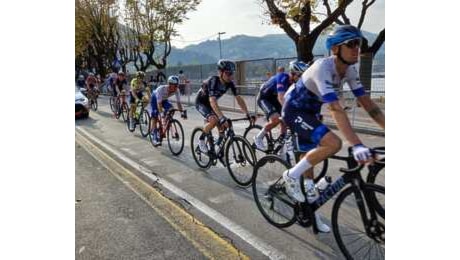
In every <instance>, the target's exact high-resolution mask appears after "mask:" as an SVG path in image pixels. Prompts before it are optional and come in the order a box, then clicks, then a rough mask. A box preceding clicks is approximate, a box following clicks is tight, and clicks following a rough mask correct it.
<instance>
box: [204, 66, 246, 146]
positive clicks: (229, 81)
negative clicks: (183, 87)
mask: <svg viewBox="0 0 460 260" xmlns="http://www.w3.org/2000/svg"><path fill="white" fill-rule="evenodd" d="M217 70H218V73H219V74H218V75H217V76H212V77H210V78H208V79H207V80H205V81H204V82H203V85H202V86H201V89H200V91H198V94H197V96H196V100H195V107H196V109H197V110H198V112H200V114H201V115H202V116H203V117H204V118H205V119H206V120H207V122H208V123H207V124H206V125H205V126H204V128H203V134H202V135H201V136H200V138H199V141H198V145H199V148H200V150H201V151H202V152H205V153H206V152H208V147H207V146H206V143H205V137H206V135H207V134H209V133H210V132H211V130H212V129H213V128H214V127H215V126H216V125H217V124H218V125H219V130H223V129H224V127H227V126H228V124H227V118H226V117H225V116H224V114H223V113H222V112H221V111H220V108H219V105H218V104H217V100H218V99H219V98H220V97H222V95H224V94H225V93H226V92H227V90H228V89H230V90H231V91H232V94H233V95H234V96H235V99H236V101H237V103H238V106H239V107H240V108H241V110H242V111H243V112H244V113H246V115H247V116H248V117H250V116H249V113H248V108H247V106H246V103H245V102H244V99H243V98H242V97H241V96H239V95H238V94H237V93H236V87H235V83H234V82H233V74H234V73H235V70H236V66H235V63H234V62H233V61H230V60H219V61H218V62H217Z"/></svg>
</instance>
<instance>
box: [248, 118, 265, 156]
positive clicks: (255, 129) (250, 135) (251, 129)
mask: <svg viewBox="0 0 460 260" xmlns="http://www.w3.org/2000/svg"><path fill="white" fill-rule="evenodd" d="M261 130H262V126H260V125H253V126H250V127H248V128H246V131H244V135H243V136H244V139H246V140H247V141H248V142H249V143H250V144H251V148H252V149H253V150H254V154H255V156H256V159H258V158H262V157H264V156H265V155H266V153H267V151H262V150H259V149H257V148H256V144H255V143H254V137H255V136H256V135H257V134H258V133H259V132H260V131H261ZM263 141H264V145H265V147H268V140H267V136H265V137H264V139H263Z"/></svg>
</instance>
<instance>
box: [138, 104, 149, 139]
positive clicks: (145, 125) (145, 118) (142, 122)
mask: <svg viewBox="0 0 460 260" xmlns="http://www.w3.org/2000/svg"><path fill="white" fill-rule="evenodd" d="M139 128H140V130H141V135H142V137H147V135H148V134H149V133H150V116H149V112H148V111H147V110H146V109H142V111H141V114H140V116H139Z"/></svg>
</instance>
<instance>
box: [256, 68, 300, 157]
mask: <svg viewBox="0 0 460 260" xmlns="http://www.w3.org/2000/svg"><path fill="white" fill-rule="evenodd" d="M307 68H308V65H307V64H305V63H304V62H302V61H291V62H290V63H289V72H290V73H289V74H288V73H285V72H279V73H277V74H276V75H275V76H273V77H271V78H270V79H269V80H268V81H267V82H265V83H264V84H262V86H261V87H260V90H259V95H258V96H257V104H258V105H259V107H260V108H261V109H262V111H264V113H265V117H266V119H267V121H268V122H267V123H266V124H265V126H264V127H263V128H262V130H260V132H259V133H258V134H257V135H256V136H254V143H255V144H256V146H257V148H258V149H261V150H265V149H267V148H266V147H265V144H264V142H263V139H264V136H265V134H266V133H267V132H268V131H270V130H271V129H272V128H274V127H276V126H277V125H278V124H279V123H281V134H282V135H285V134H286V127H285V126H284V124H283V122H281V121H280V114H281V107H282V105H283V103H284V93H286V91H287V90H288V88H289V86H290V85H291V84H292V83H295V82H296V81H297V80H298V79H299V77H300V75H302V73H303V72H304V71H305V70H306V69H307Z"/></svg>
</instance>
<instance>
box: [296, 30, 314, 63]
mask: <svg viewBox="0 0 460 260" xmlns="http://www.w3.org/2000/svg"><path fill="white" fill-rule="evenodd" d="M315 41H316V39H311V37H305V36H304V35H300V36H299V40H298V41H297V44H296V49H297V60H299V61H303V62H305V63H308V62H310V61H312V60H313V46H314V44H315Z"/></svg>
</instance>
